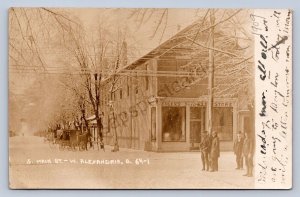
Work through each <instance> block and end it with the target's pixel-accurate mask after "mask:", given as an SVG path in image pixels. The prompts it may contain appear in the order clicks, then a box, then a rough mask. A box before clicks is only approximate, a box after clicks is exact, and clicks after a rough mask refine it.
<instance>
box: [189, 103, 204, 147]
mask: <svg viewBox="0 0 300 197" xmlns="http://www.w3.org/2000/svg"><path fill="white" fill-rule="evenodd" d="M204 129H205V108H203V107H191V114H190V150H199V146H200V141H201V133H202V131H204Z"/></svg>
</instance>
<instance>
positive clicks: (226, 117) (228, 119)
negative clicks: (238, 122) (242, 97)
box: [213, 107, 233, 141]
mask: <svg viewBox="0 0 300 197" xmlns="http://www.w3.org/2000/svg"><path fill="white" fill-rule="evenodd" d="M213 117H214V118H213V130H214V131H217V132H218V136H219V139H220V140H223V141H230V140H232V139H233V124H232V122H233V112H232V107H215V108H214V110H213Z"/></svg>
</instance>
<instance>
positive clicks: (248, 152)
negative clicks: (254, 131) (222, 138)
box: [243, 132, 254, 177]
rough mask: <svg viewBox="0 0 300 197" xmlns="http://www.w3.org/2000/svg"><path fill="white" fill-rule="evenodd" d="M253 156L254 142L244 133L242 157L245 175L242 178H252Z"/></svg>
mask: <svg viewBox="0 0 300 197" xmlns="http://www.w3.org/2000/svg"><path fill="white" fill-rule="evenodd" d="M253 155H254V141H253V139H252V138H251V137H250V136H249V133H247V132H245V139H244V144H243V156H244V158H245V162H246V167H247V173H246V174H244V175H243V176H248V177H252V176H253Z"/></svg>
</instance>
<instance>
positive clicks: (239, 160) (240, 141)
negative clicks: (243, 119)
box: [233, 131, 244, 170]
mask: <svg viewBox="0 0 300 197" xmlns="http://www.w3.org/2000/svg"><path fill="white" fill-rule="evenodd" d="M243 145H244V138H243V136H242V133H241V131H239V132H238V133H237V135H236V138H235V140H234V144H233V151H234V154H235V157H236V165H237V167H236V169H237V170H239V169H243Z"/></svg>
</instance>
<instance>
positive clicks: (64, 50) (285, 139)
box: [8, 7, 293, 189]
mask: <svg viewBox="0 0 300 197" xmlns="http://www.w3.org/2000/svg"><path fill="white" fill-rule="evenodd" d="M292 14H293V12H292V10H289V9H220V8H218V9H217V8H211V9H204V8H194V9H191V8H190V9H183V8H180V9H179V8H178V9H174V8H159V9H158V8H132V9H131V8H46V7H40V8H24V7H12V8H10V9H9V42H8V43H9V46H8V51H9V57H8V59H9V62H8V67H9V131H8V132H9V187H10V188H11V189H290V188H292V174H293V172H292Z"/></svg>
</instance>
